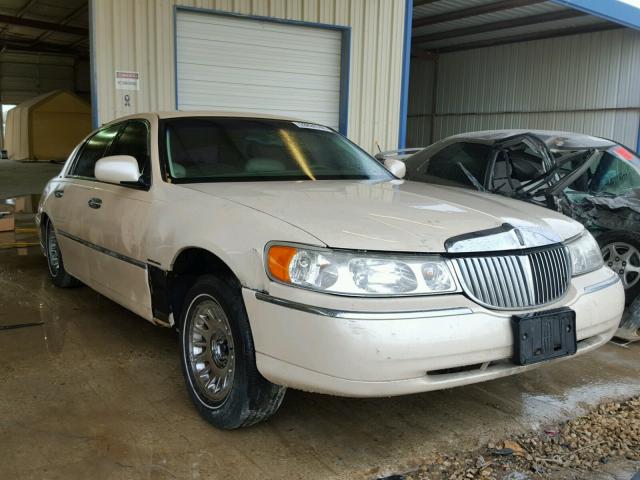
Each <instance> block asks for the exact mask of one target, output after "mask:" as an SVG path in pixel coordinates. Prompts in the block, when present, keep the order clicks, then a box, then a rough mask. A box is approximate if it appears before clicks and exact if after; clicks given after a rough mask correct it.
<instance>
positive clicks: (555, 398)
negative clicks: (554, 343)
mask: <svg viewBox="0 0 640 480" xmlns="http://www.w3.org/2000/svg"><path fill="white" fill-rule="evenodd" d="M0 178H2V177H0ZM2 180H4V179H2ZM2 180H0V181H2ZM3 183H4V182H3ZM40 187H41V186H40ZM27 190H29V189H27ZM38 191H39V188H34V189H31V190H29V191H23V193H36V192H38ZM23 221H29V218H24V219H23ZM23 226H24V225H23ZM40 322H42V324H41V325H36V326H31V327H25V328H18V329H2V326H7V325H15V324H21V323H40ZM177 352H178V346H177V337H176V335H175V334H174V332H173V331H171V330H167V329H162V328H158V327H154V326H152V325H151V324H149V323H147V322H145V321H143V320H142V319H140V318H138V317H136V316H135V315H133V314H132V313H130V312H128V311H127V310H125V309H123V308H121V307H119V306H118V305H116V304H114V303H113V302H111V301H109V300H107V299H106V298H104V297H102V296H100V295H98V294H97V293H95V292H93V291H91V290H90V289H88V288H86V287H81V288H78V289H73V290H61V289H57V288H55V287H53V286H52V284H51V283H50V282H49V280H48V278H47V269H46V263H45V260H44V258H43V257H41V256H40V253H39V251H38V249H37V248H36V247H30V248H21V249H5V250H0V452H1V453H0V458H1V459H2V462H1V463H0V478H11V479H14V478H38V479H40V478H50V479H58V478H59V479H73V478H80V479H84V478H92V479H130V478H131V479H133V478H135V479H139V478H148V479H154V480H155V479H165V478H167V479H169V478H190V479H197V478H207V479H235V478H242V479H254V478H255V479H276V478H287V479H295V478H304V479H325V478H338V477H342V478H345V477H346V478H372V477H375V476H379V475H383V474H389V473H393V472H397V471H401V470H403V469H404V468H406V467H408V466H411V465H412V464H415V463H416V462H418V461H419V460H420V459H421V458H422V457H425V456H428V455H429V453H430V452H432V451H433V450H434V449H439V450H445V451H447V450H459V449H463V448H473V447H475V446H478V445H479V444H481V443H485V442H488V441H489V440H492V439H499V438H501V437H503V436H504V435H507V434H517V433H520V432H522V431H524V430H527V429H530V428H531V427H538V426H545V425H549V424H553V423H554V422H556V421H559V420H563V419H566V418H569V417H573V416H575V415H577V414H579V413H581V412H583V411H584V410H585V409H586V408H588V407H589V406H593V405H595V404H597V403H599V402H600V401H602V400H604V399H612V398H616V397H623V396H629V395H632V394H640V382H639V381H638V379H639V378H640V344H635V345H629V346H628V347H627V348H623V347H620V346H616V345H613V344H609V345H606V346H605V347H603V348H602V349H600V350H598V351H596V352H592V353H590V354H587V355H584V356H582V357H578V358H574V359H570V360H568V361H566V362H562V363H559V364H555V365H553V366H548V367H546V368H545V367H543V368H540V369H538V370H534V371H531V372H529V373H526V374H523V375H520V376H516V377H511V378H505V379H500V380H497V381H493V382H487V383H483V384H478V385H474V386H469V387H462V388H458V389H452V390H445V391H440V392H433V393H426V394H420V395H411V396H405V397H396V398H387V399H345V398H335V397H329V396H324V395H314V394H307V393H303V392H298V391H293V390H290V391H289V392H288V393H287V396H286V398H285V401H284V403H283V405H282V408H281V409H280V411H279V412H278V413H277V414H276V416H275V417H273V418H272V419H271V420H269V421H268V422H266V423H263V424H260V425H257V426H255V427H252V428H250V429H246V430H240V431H233V432H222V431H218V430H216V429H214V428H213V427H211V426H210V425H209V424H207V423H205V422H204V421H203V420H201V419H200V417H199V416H198V414H197V412H196V411H195V409H194V408H193V406H192V404H191V403H190V400H189V398H188V396H187V393H186V390H185V387H184V384H183V380H182V376H181V372H180V366H179V362H178V355H177Z"/></svg>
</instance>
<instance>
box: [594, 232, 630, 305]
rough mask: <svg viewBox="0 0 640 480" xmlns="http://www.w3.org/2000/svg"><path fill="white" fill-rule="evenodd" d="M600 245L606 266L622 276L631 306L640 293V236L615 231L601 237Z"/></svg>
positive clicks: (599, 239) (627, 302) (626, 296)
mask: <svg viewBox="0 0 640 480" xmlns="http://www.w3.org/2000/svg"><path fill="white" fill-rule="evenodd" d="M598 243H599V244H600V249H601V250H602V256H603V258H604V264H605V265H607V266H608V267H609V268H611V269H613V271H615V272H616V273H617V274H618V275H619V276H620V279H621V280H622V285H623V286H624V293H625V301H626V304H627V305H629V304H630V303H631V302H632V301H633V300H634V299H635V298H636V297H637V296H638V294H639V293H640V235H639V234H637V233H633V232H624V231H615V230H613V231H610V232H605V233H603V234H602V235H599V236H598Z"/></svg>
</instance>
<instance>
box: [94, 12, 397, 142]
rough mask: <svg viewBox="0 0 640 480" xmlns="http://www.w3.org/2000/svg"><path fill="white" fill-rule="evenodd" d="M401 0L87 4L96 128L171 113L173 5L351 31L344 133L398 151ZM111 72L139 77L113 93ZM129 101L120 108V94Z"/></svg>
mask: <svg viewBox="0 0 640 480" xmlns="http://www.w3.org/2000/svg"><path fill="white" fill-rule="evenodd" d="M404 3H405V2H404V0H258V1H256V0H254V1H251V0H197V1H183V0H162V1H160V0H136V1H131V0H93V1H92V11H93V23H92V27H93V32H94V41H95V49H94V52H93V56H94V61H95V67H96V85H95V88H96V94H97V99H98V105H97V107H98V117H99V118H98V121H99V123H100V124H103V123H106V122H109V121H111V120H113V119H114V118H117V117H119V116H122V115H127V114H131V113H136V112H145V111H154V110H172V109H175V107H176V105H175V58H174V6H175V5H181V6H189V7H197V8H202V9H209V10H220V11H225V12H235V13H240V14H246V15H256V16H270V17H275V18H282V19H290V20H302V21H306V22H316V23H325V24H335V25H345V26H350V27H351V62H350V65H351V69H350V85H349V114H348V120H349V121H348V136H349V138H350V139H351V140H353V141H355V142H356V143H357V144H359V145H360V146H362V147H363V148H365V149H366V150H368V151H370V152H373V151H377V147H376V142H377V143H379V144H380V146H381V147H382V149H390V148H396V147H397V144H398V128H399V115H400V85H401V70H402V51H403V33H404V23H403V22H404ZM116 70H125V71H136V72H139V73H140V90H139V91H137V92H136V91H123V90H116V89H115V81H114V75H115V71H116ZM124 94H128V95H130V97H131V107H125V106H124V101H123V98H122V96H123V95H124Z"/></svg>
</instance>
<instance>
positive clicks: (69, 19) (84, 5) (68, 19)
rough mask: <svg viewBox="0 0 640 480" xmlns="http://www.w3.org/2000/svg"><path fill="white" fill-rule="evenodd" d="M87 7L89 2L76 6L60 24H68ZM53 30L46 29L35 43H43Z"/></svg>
mask: <svg viewBox="0 0 640 480" xmlns="http://www.w3.org/2000/svg"><path fill="white" fill-rule="evenodd" d="M87 8H89V4H88V3H84V4H82V5H80V6H79V7H78V8H76V9H75V10H73V11H72V12H71V13H70V14H69V15H67V16H66V17H64V18H63V19H62V20H60V21H59V22H58V24H59V25H66V24H68V23H69V22H70V21H71V20H73V19H74V18H75V17H76V16H77V15H78V14H79V13H82V12H84V11H85V10H86V9H87ZM52 33H53V32H52V31H51V30H49V31H46V32H42V33H41V34H40V35H39V36H38V37H37V38H36V39H35V40H34V41H33V45H36V44H38V43H41V42H42V41H43V40H44V39H45V38H47V37H48V36H50V35H51V34H52Z"/></svg>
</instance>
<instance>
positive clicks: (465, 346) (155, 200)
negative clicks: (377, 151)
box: [37, 112, 624, 396]
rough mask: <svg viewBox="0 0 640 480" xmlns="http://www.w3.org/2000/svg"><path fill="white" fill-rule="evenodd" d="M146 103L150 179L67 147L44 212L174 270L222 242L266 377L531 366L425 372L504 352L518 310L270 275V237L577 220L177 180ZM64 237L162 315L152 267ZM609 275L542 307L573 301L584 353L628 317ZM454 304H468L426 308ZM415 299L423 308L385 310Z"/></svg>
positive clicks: (131, 302)
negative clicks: (364, 292)
mask: <svg viewBox="0 0 640 480" xmlns="http://www.w3.org/2000/svg"><path fill="white" fill-rule="evenodd" d="M160 115H162V116H164V117H167V116H191V115H194V114H193V113H188V114H185V113H182V114H160ZM200 115H225V116H227V115H229V114H228V113H220V112H218V113H201V114H200ZM141 117H142V118H145V119H146V120H148V121H149V123H150V125H151V168H152V175H151V181H152V185H151V188H150V189H149V191H143V190H136V189H131V188H127V187H123V186H120V185H113V184H108V183H104V182H98V181H90V180H86V179H78V178H73V177H68V176H67V172H68V169H69V166H70V162H69V161H68V162H67V164H66V165H65V167H64V168H63V170H62V172H61V173H60V176H58V177H56V178H54V179H52V180H51V181H50V182H49V184H48V185H47V187H46V188H45V191H44V192H43V201H42V204H41V206H40V208H39V212H38V217H37V221H38V222H40V219H41V216H42V214H43V213H45V214H47V215H48V216H49V218H51V219H52V221H53V223H54V226H55V227H56V229H57V230H58V231H59V232H60V231H61V230H65V231H66V232H67V233H71V234H73V235H74V236H77V237H80V238H81V239H82V240H83V241H88V242H91V243H93V244H94V245H98V246H100V247H101V248H107V249H109V250H111V251H112V252H117V253H118V254H120V255H125V256H126V257H129V258H130V259H133V260H134V261H137V262H140V263H141V264H142V265H143V266H144V265H146V264H147V263H148V261H149V260H151V261H153V263H157V264H158V265H159V266H160V267H161V268H162V269H164V270H167V271H170V270H171V269H172V267H173V264H174V261H175V259H176V258H177V256H178V255H179V253H180V252H181V251H183V250H184V249H187V248H190V247H197V248H202V249H205V250H208V251H209V252H211V253H213V254H215V255H216V256H218V257H219V258H220V259H221V260H222V261H223V262H224V263H225V264H226V265H228V266H229V268H230V269H231V270H232V271H233V272H234V274H235V275H236V276H237V278H238V280H239V281H240V283H241V284H242V286H243V298H244V301H245V306H246V308H247V312H248V315H249V322H250V325H251V330H252V336H253V340H254V344H255V349H256V360H257V366H258V369H259V370H260V372H261V373H262V374H263V375H264V376H265V377H266V378H267V379H269V380H271V381H273V382H275V383H278V384H283V385H287V386H292V387H296V388H301V389H305V390H311V391H318V392H324V393H332V394H337V395H347V396H381V395H399V394H405V393H412V392H420V391H427V390H435V389H439V388H448V387H452V386H458V385H463V384H467V383H474V382H479V381H484V380H488V379H492V378H498V377H501V376H505V375H511V374H514V373H519V372H522V371H525V370H527V369H529V368H531V367H516V366H513V365H509V364H505V362H501V363H496V364H495V365H493V366H491V367H489V368H487V369H485V370H473V371H469V372H465V373H463V374H460V373H458V374H446V375H442V376H438V377H437V378H436V379H434V378H433V377H431V376H429V375H427V374H426V372H428V371H430V370H434V369H444V368H453V367H459V366H464V365H469V364H477V363H485V362H493V361H501V360H505V359H508V358H510V356H511V352H512V349H513V337H512V329H511V326H510V315H511V314H513V313H514V312H508V311H499V310H492V309H487V308H484V307H482V306H480V305H478V304H476V303H474V302H472V301H471V300H469V299H467V298H466V297H465V296H463V295H461V294H460V293H455V294H447V295H431V296H429V295H426V296H407V297H394V298H361V297H360V298H359V297H346V296H340V295H329V294H325V293H318V292H311V291H308V290H305V289H301V288H294V287H291V286H287V285H283V284H279V283H275V282H273V281H271V280H270V279H269V278H268V276H267V274H266V271H265V261H264V250H265V246H266V245H267V244H268V243H269V242H272V241H283V242H293V243H301V244H308V245H317V246H329V247H338V248H348V249H355V250H372V251H392V252H398V251H400V252H416V253H418V252H420V253H427V252H443V251H445V249H444V243H445V241H446V240H447V239H448V238H450V237H452V236H455V235H459V234H465V233H471V232H475V231H479V230H486V229H489V228H494V227H496V226H498V225H501V224H502V223H505V222H508V223H512V224H522V225H528V226H529V227H531V228H535V229H537V230H539V231H547V232H549V233H550V234H553V235H554V236H557V237H558V238H559V239H560V241H566V240H568V239H571V238H573V237H575V235H576V234H579V233H580V232H581V231H583V230H584V227H582V225H580V224H579V223H577V222H575V221H574V220H571V219H569V218H567V217H565V216H563V215H561V214H559V213H557V212H553V211H552V210H549V209H542V208H540V207H537V206H534V205H531V204H529V203H524V202H520V201H517V200H513V199H508V198H504V197H499V196H492V195H488V194H484V195H483V194H478V193H474V192H470V193H467V192H465V191H463V190H460V189H456V188H447V187H438V186H433V185H427V184H423V183H413V182H404V181H401V180H389V181H386V182H379V183H375V184H374V183H370V182H356V181H329V180H327V181H316V182H314V181H308V182H302V181H292V182H283V181H278V182H250V183H249V182H244V183H243V182H239V183H231V182H230V183H209V184H207V183H201V184H195V183H194V184H184V185H180V184H172V183H168V182H166V181H165V180H164V179H163V178H162V176H161V173H160V168H159V167H160V164H159V153H158V143H159V142H158V119H159V116H158V114H147V115H144V116H137V117H136V116H134V117H133V118H141ZM372 161H373V160H372ZM56 189H63V190H64V196H63V197H62V198H56V197H55V195H54V194H53V192H54V191H55V190H56ZM93 197H98V198H100V199H101V200H102V207H101V208H100V209H97V210H96V209H91V208H89V207H88V206H87V203H88V200H89V199H91V198H93ZM283 199H286V200H285V201H283ZM58 237H60V238H62V237H64V235H60V234H59V235H58ZM60 245H61V250H62V254H63V257H64V259H65V267H66V268H67V270H68V271H69V273H71V274H72V275H74V276H76V277H77V278H79V279H80V280H82V281H83V282H84V283H85V284H87V285H89V286H90V287H92V288H93V289H95V290H97V291H98V292H100V293H102V294H104V295H106V296H107V297H109V298H111V299H113V300H114V301H116V302H117V303H119V304H121V305H123V306H125V307H127V308H128V309H130V310H132V311H134V312H135V313H137V314H139V315H141V316H143V317H144V318H146V319H147V320H149V321H154V318H153V314H152V310H151V303H150V295H149V285H148V278H147V271H146V268H141V267H140V266H134V265H132V264H131V262H129V263H127V262H123V261H122V260H121V259H118V258H115V257H114V256H113V255H105V254H104V253H102V252H99V251H97V250H96V249H95V248H89V247H87V246H85V245H84V244H82V243H80V242H76V241H73V240H71V241H68V240H65V241H63V242H61V244H60ZM614 279H617V277H616V274H615V273H614V272H612V271H611V270H610V269H608V268H606V267H602V268H600V269H598V270H596V271H593V272H591V273H588V274H585V275H581V276H578V277H574V278H573V279H572V281H571V285H570V288H569V290H568V292H567V293H566V295H565V296H564V297H562V298H561V299H559V300H558V301H556V302H555V303H554V304H552V305H550V306H548V307H545V308H553V307H563V306H568V307H570V308H572V309H573V310H574V311H575V312H576V315H577V320H576V325H577V330H576V333H577V338H578V339H579V340H584V342H582V343H581V344H580V350H579V352H578V353H584V352H587V351H589V350H591V349H594V348H596V347H598V346H600V345H602V344H604V343H606V342H607V341H608V340H609V339H610V338H611V336H612V335H613V334H614V332H615V330H616V328H617V326H618V324H619V322H620V318H621V315H622V311H623V308H624V291H623V288H622V285H621V283H620V282H619V281H615V282H614V283H612V282H611V280H614ZM606 282H609V283H607V285H608V286H606V287H604V288H602V289H600V290H598V291H594V292H589V290H588V289H589V287H592V286H594V285H602V284H603V283H606ZM257 291H259V292H266V293H268V294H269V295H271V296H272V297H275V298H279V299H285V300H289V301H293V302H297V303H299V304H304V305H312V306H316V307H324V308H329V309H334V310H338V311H352V312H364V313H363V314H362V315H360V316H359V318H358V319H345V318H333V317H330V316H321V315H319V314H317V313H302V312H300V311H297V310H293V309H290V308H286V307H283V306H277V305H274V304H272V303H268V302H264V301H261V300H259V299H257V298H256V292H257ZM460 307H462V308H466V309H468V313H467V314H461V315H460V314H458V313H459V312H458V313H449V314H446V313H441V312H439V313H438V314H437V316H435V317H434V316H430V315H429V314H428V312H429V311H433V310H439V311H441V310H442V309H447V308H460ZM537 309H540V308H537ZM534 310H536V309H534ZM416 311H418V312H425V313H424V316H419V317H418V318H404V319H398V318H392V315H391V314H392V313H393V312H416ZM387 313H389V315H390V316H389V318H386V316H385V315H386V314H387Z"/></svg>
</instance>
